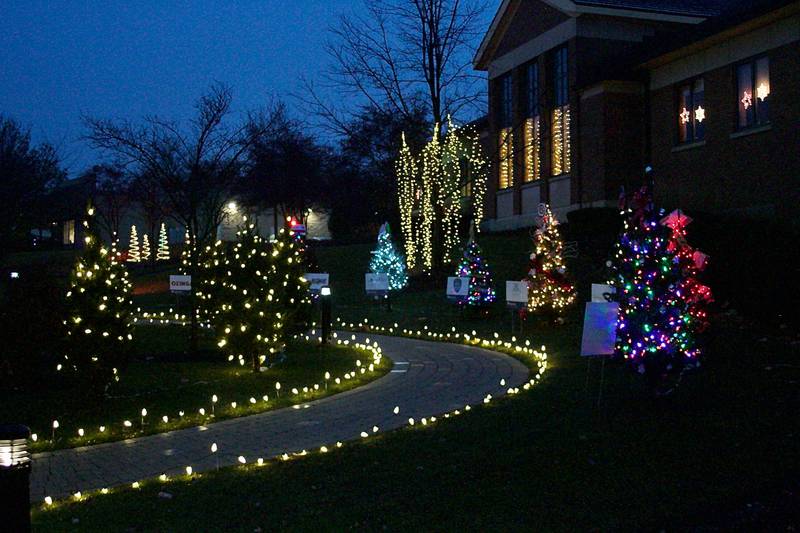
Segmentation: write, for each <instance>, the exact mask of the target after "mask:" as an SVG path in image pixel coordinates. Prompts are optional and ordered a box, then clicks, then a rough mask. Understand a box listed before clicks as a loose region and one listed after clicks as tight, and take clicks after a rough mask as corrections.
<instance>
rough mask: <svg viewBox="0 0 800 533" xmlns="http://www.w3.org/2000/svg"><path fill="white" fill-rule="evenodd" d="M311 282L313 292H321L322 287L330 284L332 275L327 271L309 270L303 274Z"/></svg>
mask: <svg viewBox="0 0 800 533" xmlns="http://www.w3.org/2000/svg"><path fill="white" fill-rule="evenodd" d="M303 277H304V278H306V281H308V283H309V284H311V287H310V288H311V292H319V290H320V289H321V288H322V287H325V286H327V285H329V281H330V277H331V275H330V274H328V273H327V272H320V273H313V272H309V273H307V274H306V275H304V276H303Z"/></svg>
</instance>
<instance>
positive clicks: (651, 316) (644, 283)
mask: <svg viewBox="0 0 800 533" xmlns="http://www.w3.org/2000/svg"><path fill="white" fill-rule="evenodd" d="M624 212H625V214H626V215H627V216H626V220H625V227H624V229H623V232H622V234H621V235H620V237H619V240H618V242H617V244H616V247H615V255H614V259H613V261H612V263H611V264H612V267H613V278H612V280H611V282H612V284H613V285H614V286H615V287H616V298H617V300H618V301H619V318H618V321H617V341H616V354H617V355H618V356H620V357H622V358H624V359H625V360H627V361H630V362H631V363H632V364H633V365H634V366H635V368H636V369H637V371H638V372H639V373H641V374H644V375H645V377H646V378H647V380H648V382H649V383H650V385H651V387H652V388H653V389H654V390H655V391H657V392H659V393H661V392H666V391H669V390H671V388H672V387H673V386H674V384H675V383H676V382H677V380H679V378H680V376H681V375H682V372H683V370H684V369H686V368H688V367H692V366H695V365H696V364H698V358H699V357H700V355H701V348H700V342H699V340H698V338H697V335H698V334H700V333H702V332H703V331H704V330H705V329H706V328H707V327H708V320H707V307H708V305H709V304H710V303H711V301H712V296H711V290H710V289H709V288H708V287H707V286H705V285H703V284H702V283H700V281H699V279H698V275H699V273H700V272H701V271H702V270H703V269H704V268H705V262H706V256H705V255H704V254H702V253H701V252H697V251H696V250H694V249H693V248H692V247H691V246H690V245H689V244H688V243H687V241H686V231H685V228H686V225H687V224H688V223H689V222H690V221H691V219H689V218H688V217H686V216H685V215H683V214H682V213H681V212H680V211H676V212H674V213H672V214H671V215H669V216H667V217H664V218H663V219H662V215H663V212H661V213H659V212H657V211H656V209H655V207H654V206H653V199H652V181H651V182H650V183H649V184H648V185H645V186H644V187H642V188H641V189H640V190H639V191H637V192H636V194H635V195H634V197H633V198H632V199H631V201H630V203H629V205H628V206H627V208H626V210H625V211H624Z"/></svg>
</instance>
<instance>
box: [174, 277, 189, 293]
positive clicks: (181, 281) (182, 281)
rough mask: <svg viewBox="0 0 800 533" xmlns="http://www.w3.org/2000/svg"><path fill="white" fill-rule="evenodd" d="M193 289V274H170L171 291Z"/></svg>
mask: <svg viewBox="0 0 800 533" xmlns="http://www.w3.org/2000/svg"><path fill="white" fill-rule="evenodd" d="M191 290H192V276H175V275H170V276H169V291H170V292H189V291H191Z"/></svg>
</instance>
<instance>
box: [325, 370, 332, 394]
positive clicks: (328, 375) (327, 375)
mask: <svg viewBox="0 0 800 533" xmlns="http://www.w3.org/2000/svg"><path fill="white" fill-rule="evenodd" d="M329 379H331V373H330V372H325V390H328V380H329Z"/></svg>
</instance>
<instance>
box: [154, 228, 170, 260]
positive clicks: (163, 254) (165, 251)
mask: <svg viewBox="0 0 800 533" xmlns="http://www.w3.org/2000/svg"><path fill="white" fill-rule="evenodd" d="M156 261H169V239H168V237H167V226H166V224H164V223H163V222H162V223H161V229H160V230H159V231H158V249H157V250H156Z"/></svg>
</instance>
